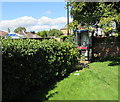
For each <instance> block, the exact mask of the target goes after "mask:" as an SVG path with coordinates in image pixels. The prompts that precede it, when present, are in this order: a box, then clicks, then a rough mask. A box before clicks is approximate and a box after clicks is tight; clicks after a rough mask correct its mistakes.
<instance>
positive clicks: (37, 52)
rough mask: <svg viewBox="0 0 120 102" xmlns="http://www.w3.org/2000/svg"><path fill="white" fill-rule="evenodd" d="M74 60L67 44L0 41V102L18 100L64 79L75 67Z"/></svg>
mask: <svg viewBox="0 0 120 102" xmlns="http://www.w3.org/2000/svg"><path fill="white" fill-rule="evenodd" d="M77 56H78V52H77V50H76V49H75V48H73V45H72V44H70V43H68V42H58V41H55V40H53V39H50V40H44V41H38V40H31V39H3V40H2V62H3V65H2V68H3V70H2V71H3V100H5V101H9V100H12V99H17V98H20V97H22V96H23V95H25V94H26V93H27V92H29V91H30V89H31V88H33V87H42V86H44V85H45V83H46V82H47V81H50V80H52V79H54V78H56V77H60V76H64V74H66V73H67V72H68V71H70V70H72V68H73V66H74V65H75V64H76V63H77Z"/></svg>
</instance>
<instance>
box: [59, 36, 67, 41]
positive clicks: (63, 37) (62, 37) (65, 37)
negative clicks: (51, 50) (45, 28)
mask: <svg viewBox="0 0 120 102" xmlns="http://www.w3.org/2000/svg"><path fill="white" fill-rule="evenodd" d="M67 38H68V36H67V35H61V36H60V40H62V41H64V40H65V39H67Z"/></svg>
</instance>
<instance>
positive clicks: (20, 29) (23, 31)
mask: <svg viewBox="0 0 120 102" xmlns="http://www.w3.org/2000/svg"><path fill="white" fill-rule="evenodd" d="M14 32H15V33H18V32H22V33H25V32H26V28H25V27H18V28H16V29H15V30H14Z"/></svg>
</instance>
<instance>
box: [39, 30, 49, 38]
mask: <svg viewBox="0 0 120 102" xmlns="http://www.w3.org/2000/svg"><path fill="white" fill-rule="evenodd" d="M37 35H39V36H41V37H43V38H44V37H47V35H48V31H45V30H44V31H39V32H37Z"/></svg>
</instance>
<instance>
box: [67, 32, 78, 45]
mask: <svg viewBox="0 0 120 102" xmlns="http://www.w3.org/2000/svg"><path fill="white" fill-rule="evenodd" d="M65 42H69V43H71V44H73V46H74V47H76V46H77V42H76V36H75V34H70V35H68V37H67V39H65Z"/></svg>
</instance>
